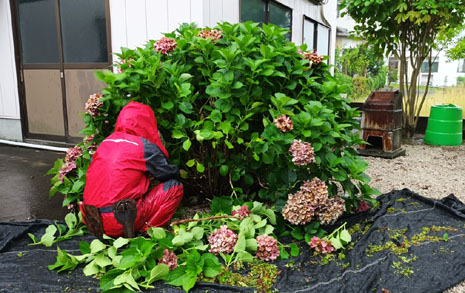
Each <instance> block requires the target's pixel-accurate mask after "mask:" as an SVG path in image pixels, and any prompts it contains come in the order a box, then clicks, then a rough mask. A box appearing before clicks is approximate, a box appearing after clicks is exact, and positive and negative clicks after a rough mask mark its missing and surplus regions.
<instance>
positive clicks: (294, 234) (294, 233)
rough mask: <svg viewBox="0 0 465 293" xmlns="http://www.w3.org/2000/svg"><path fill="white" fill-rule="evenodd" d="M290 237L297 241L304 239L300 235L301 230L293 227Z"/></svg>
mask: <svg viewBox="0 0 465 293" xmlns="http://www.w3.org/2000/svg"><path fill="white" fill-rule="evenodd" d="M291 235H292V237H294V238H295V239H297V240H302V239H304V235H303V234H302V229H300V227H295V228H294V229H292V231H291Z"/></svg>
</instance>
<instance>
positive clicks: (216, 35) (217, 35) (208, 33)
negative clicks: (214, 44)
mask: <svg viewBox="0 0 465 293" xmlns="http://www.w3.org/2000/svg"><path fill="white" fill-rule="evenodd" d="M197 36H198V37H200V38H203V39H213V41H218V40H219V39H221V38H222V37H223V31H221V30H203V31H200V32H199V34H198V35H197Z"/></svg>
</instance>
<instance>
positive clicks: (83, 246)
mask: <svg viewBox="0 0 465 293" xmlns="http://www.w3.org/2000/svg"><path fill="white" fill-rule="evenodd" d="M79 250H80V251H81V254H88V253H90V244H89V242H86V241H80V242H79Z"/></svg>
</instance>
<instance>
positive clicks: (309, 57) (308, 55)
mask: <svg viewBox="0 0 465 293" xmlns="http://www.w3.org/2000/svg"><path fill="white" fill-rule="evenodd" d="M297 53H298V54H300V55H302V58H303V59H307V60H309V61H310V62H311V64H314V63H315V64H319V63H321V62H323V59H324V57H323V56H318V54H317V52H313V53H310V52H305V51H302V50H301V49H299V50H297Z"/></svg>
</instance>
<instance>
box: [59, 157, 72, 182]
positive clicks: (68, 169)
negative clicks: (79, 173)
mask: <svg viewBox="0 0 465 293" xmlns="http://www.w3.org/2000/svg"><path fill="white" fill-rule="evenodd" d="M74 169H76V162H74V161H73V162H66V163H64V164H63V166H61V168H60V170H59V171H58V172H59V174H60V175H58V179H59V180H60V182H63V180H64V179H63V177H65V175H66V174H68V173H69V172H71V171H72V170H74Z"/></svg>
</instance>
